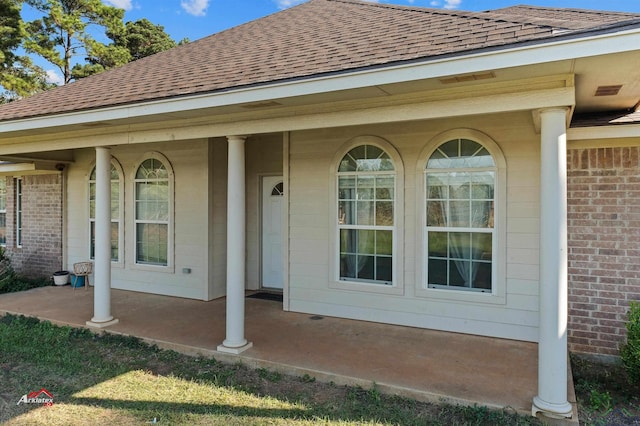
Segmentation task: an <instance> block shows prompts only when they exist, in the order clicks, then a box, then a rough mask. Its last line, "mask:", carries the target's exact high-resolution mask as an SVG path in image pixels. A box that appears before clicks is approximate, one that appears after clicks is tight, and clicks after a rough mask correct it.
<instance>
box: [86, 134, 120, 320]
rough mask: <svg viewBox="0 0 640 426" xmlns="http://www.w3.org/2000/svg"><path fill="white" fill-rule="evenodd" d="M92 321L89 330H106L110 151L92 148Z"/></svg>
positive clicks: (108, 292) (108, 318)
mask: <svg viewBox="0 0 640 426" xmlns="http://www.w3.org/2000/svg"><path fill="white" fill-rule="evenodd" d="M95 215H96V217H95V238H96V241H95V259H94V268H93V273H94V293H93V318H91V321H87V325H88V326H90V327H100V328H103V327H108V326H110V325H113V324H117V323H118V320H117V319H114V318H113V316H112V315H111V150H110V149H109V148H106V147H97V148H96V207H95Z"/></svg>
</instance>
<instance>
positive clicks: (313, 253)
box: [0, 0, 640, 417]
mask: <svg viewBox="0 0 640 426" xmlns="http://www.w3.org/2000/svg"><path fill="white" fill-rule="evenodd" d="M638 46H640V15H637V14H628V13H614V12H600V11H586V10H574V9H557V8H541V7H534V6H516V7H510V8H505V9H500V10H495V11H486V12H463V11H445V10H436V9H425V8H417V7H401V6H393V5H385V4H376V3H368V2H361V1H357V0H310V1H308V2H306V3H303V4H301V5H299V6H296V7H293V8H291V9H287V10H284V11H282V12H279V13H277V14H274V15H271V16H268V17H265V18H262V19H259V20H256V21H253V22H250V23H247V24H244V25H241V26H238V27H235V28H232V29H229V30H226V31H223V32H221V33H218V34H214V35H212V36H210V37H207V38H204V39H202V40H198V41H196V42H193V43H190V44H188V45H184V46H180V47H177V48H175V49H172V50H170V51H167V52H164V53H160V54H157V55H154V56H152V57H148V58H145V59H142V60H139V61H136V62H133V63H130V64H128V65H126V66H124V67H121V68H118V69H115V70H112V71H109V72H105V73H103V74H100V75H97V76H92V77H89V78H85V79H82V80H80V81H78V82H75V83H72V84H69V85H67V86H63V87H59V88H57V89H55V90H52V91H49V92H45V93H42V94H39V95H37V96H34V97H32V98H27V99H24V100H21V101H17V102H14V103H11V104H8V105H4V106H2V107H0V158H1V159H3V160H5V161H11V162H12V163H14V164H13V165H12V166H11V167H14V168H19V167H25V168H27V167H28V168H31V169H32V170H33V172H34V173H35V172H36V171H37V172H41V173H45V174H47V173H48V174H49V175H51V174H53V176H54V178H52V179H53V180H55V181H56V182H58V181H59V182H60V185H61V188H62V196H61V200H62V201H61V203H62V206H63V207H62V219H61V220H62V223H63V226H62V232H61V234H62V238H61V240H62V251H63V253H62V257H63V258H62V265H61V266H62V267H64V268H67V269H70V268H71V267H72V265H73V263H75V262H78V261H84V260H87V259H89V258H91V259H93V260H94V263H95V267H94V272H95V277H94V279H93V280H92V281H93V282H94V283H95V288H94V317H93V318H91V319H89V318H88V320H90V321H88V324H89V325H91V326H95V327H108V326H109V325H111V324H113V323H114V322H116V321H117V318H113V316H112V315H111V304H110V289H111V288H117V289H125V290H131V291H140V292H149V293H157V294H164V295H171V296H179V297H187V298H194V299H201V300H211V299H214V298H219V297H223V296H226V300H227V324H226V327H227V338H226V339H225V341H224V342H220V346H219V347H218V350H220V351H226V352H231V353H240V352H242V351H243V350H245V349H247V348H249V347H251V341H250V339H251V336H245V335H244V292H245V290H247V289H260V288H266V289H270V290H279V291H282V293H283V296H284V297H283V299H284V301H283V309H284V310H288V311H295V312H304V313H311V314H320V315H330V316H337V317H344V318H352V319H358V320H367V321H378V322H385V323H391V324H399V325H405V326H411V327H423V328H432V329H438V330H445V331H452V332H460V333H471V334H478V335H484V336H493V337H498V338H506V339H517V340H524V341H531V342H537V343H538V347H539V365H538V370H539V384H538V396H537V397H536V398H535V400H534V401H532V405H533V408H532V412H533V414H536V413H542V414H544V415H547V416H552V417H569V416H571V405H570V404H569V402H568V400H567V386H566V383H567V356H566V355H567V350H568V349H569V348H571V349H572V350H575V351H579V352H589V353H597V354H603V355H615V354H616V353H617V345H618V344H619V342H620V341H621V340H622V339H623V338H624V324H623V321H624V316H625V312H626V308H627V306H628V303H629V301H631V300H637V299H639V298H640V275H639V274H640V271H639V269H640V267H639V266H638V265H640V262H638V258H639V256H640V250H639V248H638V243H639V241H640V225H639V224H640V217H639V215H640V214H639V213H638V208H637V203H638V201H637V200H638V199H639V198H638V197H637V195H638V194H639V193H640V179H639V178H640V163H639V161H640V160H639V156H638V154H639V147H640V125H639V124H638V119H639V118H640V115H639V114H638V113H635V108H636V107H637V104H638V100H639V99H640V85H639V84H638V82H639V81H640V66H639V65H640V64H639V59H638V58H640V55H639V54H638ZM56 166H58V167H56ZM4 174H5V175H9V176H20V172H19V171H11V170H6V171H5V173H4ZM9 192H10V191H9ZM13 193H15V190H14V192H13ZM11 202H12V201H11V200H10V197H8V196H7V203H9V204H11Z"/></svg>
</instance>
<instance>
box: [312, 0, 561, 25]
mask: <svg viewBox="0 0 640 426" xmlns="http://www.w3.org/2000/svg"><path fill="white" fill-rule="evenodd" d="M314 1H327V2H333V3H348V4H355V5H359V6H365V7H377V8H383V9H396V10H405V11H413V12H418V13H429V14H432V15H443V16H455V17H460V18H468V19H482V20H484V21H492V22H495V21H502V22H510V23H513V24H520V25H532V26H536V27H545V28H552V26H550V25H544V24H538V23H535V22H522V21H520V20H516V19H513V20H511V19H506V17H507V16H509V14H508V13H505V14H504V17H501V18H499V19H495V18H492V17H491V14H490V12H492V11H486V12H473V11H469V10H447V9H437V8H432V7H422V6H404V5H399V4H391V3H374V2H371V1H366V0H311V2H314ZM515 16H516V15H514V17H515Z"/></svg>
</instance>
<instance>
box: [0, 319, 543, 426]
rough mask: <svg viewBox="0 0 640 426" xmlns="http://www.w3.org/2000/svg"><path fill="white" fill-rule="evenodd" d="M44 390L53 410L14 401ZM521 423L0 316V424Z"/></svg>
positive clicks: (479, 410) (497, 414)
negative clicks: (52, 401)
mask: <svg viewBox="0 0 640 426" xmlns="http://www.w3.org/2000/svg"><path fill="white" fill-rule="evenodd" d="M42 388H44V389H46V390H47V391H49V392H50V393H51V394H52V395H53V397H54V403H53V405H52V406H43V405H37V404H20V405H17V402H18V401H19V400H20V398H21V397H22V395H24V394H28V393H30V392H33V391H39V390H40V389H42ZM3 422H6V424H8V425H24V424H46V425H76V424H109V425H119V424H123V425H125V424H126V425H129V424H153V423H154V422H155V423H158V424H171V425H174V424H185V425H197V424H207V425H210V424H221V425H222V424H224V425H246V424H251V425H285V424H286V425H290V424H295V425H316V424H321V425H334V424H335V425H347V424H348V425H353V424H367V425H368V424H393V425H426V424H429V425H431V424H432V425H500V424H502V425H528V424H539V423H538V422H537V421H536V420H535V419H533V418H531V417H526V416H525V417H522V416H517V415H515V414H513V413H511V412H508V411H491V410H488V409H486V408H484V407H478V406H476V407H454V406H451V405H445V404H429V403H424V402H417V401H414V400H411V399H405V398H400V397H395V396H387V395H383V394H381V393H380V392H379V391H378V390H377V389H376V388H375V386H374V387H373V388H372V389H362V388H358V387H346V386H337V385H334V384H327V383H320V382H316V381H315V379H314V378H312V377H309V376H304V377H294V376H286V375H282V374H279V373H276V372H273V371H269V370H265V369H250V368H248V367H246V366H244V365H241V364H234V365H229V364H223V363H221V362H217V361H215V360H214V359H210V358H196V357H190V356H186V355H182V354H178V353H176V352H173V351H167V350H160V349H158V348H157V347H154V346H149V345H147V344H145V343H143V342H141V341H140V340H139V339H136V338H130V337H123V336H116V335H111V334H100V335H95V334H92V333H91V332H89V331H87V330H84V329H73V328H70V327H58V326H54V325H51V324H50V323H48V322H40V321H38V320H36V319H33V318H25V317H16V316H10V315H7V316H5V317H2V318H0V423H3Z"/></svg>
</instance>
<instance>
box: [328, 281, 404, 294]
mask: <svg viewBox="0 0 640 426" xmlns="http://www.w3.org/2000/svg"><path fill="white" fill-rule="evenodd" d="M329 287H330V288H335V289H339V290H350V291H356V292H362V293H377V294H393V295H402V294H404V288H402V287H400V286H397V285H385V284H374V283H368V282H364V281H346V280H339V281H332V282H330V283H329Z"/></svg>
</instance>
